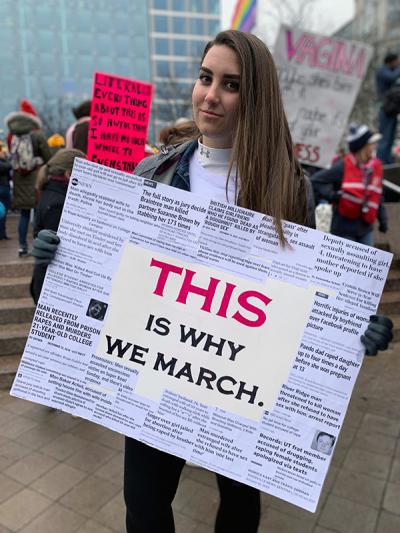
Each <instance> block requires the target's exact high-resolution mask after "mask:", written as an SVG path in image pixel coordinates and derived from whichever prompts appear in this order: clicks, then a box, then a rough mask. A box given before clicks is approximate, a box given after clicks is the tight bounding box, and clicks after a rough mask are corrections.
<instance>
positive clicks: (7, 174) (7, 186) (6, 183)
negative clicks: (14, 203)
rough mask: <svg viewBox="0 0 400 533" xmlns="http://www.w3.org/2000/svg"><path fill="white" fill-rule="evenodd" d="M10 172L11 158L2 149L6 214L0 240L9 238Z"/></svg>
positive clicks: (0, 183) (0, 197) (0, 188)
mask: <svg viewBox="0 0 400 533" xmlns="http://www.w3.org/2000/svg"><path fill="white" fill-rule="evenodd" d="M10 172H11V163H10V160H9V159H8V157H7V155H6V154H5V153H4V152H3V151H0V202H1V204H2V205H3V207H4V215H3V216H2V217H0V241H3V240H7V239H8V238H9V237H8V236H7V232H6V220H7V211H8V209H9V208H10V204H11V192H10Z"/></svg>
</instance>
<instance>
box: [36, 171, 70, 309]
mask: <svg viewBox="0 0 400 533" xmlns="http://www.w3.org/2000/svg"><path fill="white" fill-rule="evenodd" d="M67 189H68V183H67V182H59V181H54V180H52V179H50V181H48V182H47V183H46V185H45V186H44V187H43V191H42V195H41V197H40V200H39V204H38V207H37V210H36V213H35V222H34V227H33V233H34V236H35V237H36V236H37V234H38V233H39V231H40V230H42V229H52V230H53V231H57V229H58V225H59V224H60V219H61V214H62V210H63V207H64V202H65V196H66V194H67ZM46 270H47V266H46V265H37V264H36V265H35V267H34V269H33V276H32V281H31V295H32V298H33V300H34V302H35V304H36V303H37V302H38V300H39V296H40V292H41V290H42V286H43V282H44V278H45V276H46Z"/></svg>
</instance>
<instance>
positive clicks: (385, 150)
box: [375, 53, 400, 165]
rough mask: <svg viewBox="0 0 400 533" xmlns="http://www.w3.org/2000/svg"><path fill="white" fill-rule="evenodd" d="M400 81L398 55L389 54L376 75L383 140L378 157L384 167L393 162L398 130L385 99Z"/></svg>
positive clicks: (394, 115)
mask: <svg viewBox="0 0 400 533" xmlns="http://www.w3.org/2000/svg"><path fill="white" fill-rule="evenodd" d="M399 79H400V61H399V56H398V55H397V54H393V53H389V54H387V55H386V57H385V59H384V64H383V65H382V66H381V67H379V68H378V69H377V71H376V73H375V80H376V89H377V93H378V99H379V101H380V103H381V106H380V109H379V117H378V120H379V133H380V134H381V135H382V138H381V139H380V141H379V144H378V151H377V157H378V158H379V159H380V160H381V161H382V163H383V164H384V165H387V164H390V163H392V162H393V158H392V146H393V142H394V138H395V135H396V129H397V114H391V113H389V114H388V112H387V111H385V103H386V102H385V97H386V95H387V93H388V91H389V90H390V89H391V88H392V86H393V85H394V84H395V83H396V81H397V80H399Z"/></svg>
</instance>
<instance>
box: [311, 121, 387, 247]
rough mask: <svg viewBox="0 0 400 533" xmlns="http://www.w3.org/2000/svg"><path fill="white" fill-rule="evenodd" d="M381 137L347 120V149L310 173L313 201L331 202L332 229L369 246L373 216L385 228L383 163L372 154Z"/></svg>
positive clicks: (371, 237)
mask: <svg viewBox="0 0 400 533" xmlns="http://www.w3.org/2000/svg"><path fill="white" fill-rule="evenodd" d="M381 137H382V136H381V135H380V134H379V133H374V132H372V131H371V130H370V129H369V128H368V126H366V125H365V124H362V125H359V124H356V123H352V124H350V126H349V132H348V136H347V143H348V147H349V153H348V154H347V155H345V156H344V158H343V159H342V160H339V161H337V162H335V163H334V164H333V165H332V167H331V168H329V169H323V170H320V171H319V172H316V173H315V174H314V175H313V176H311V183H312V186H313V189H314V194H315V197H316V203H319V202H320V201H328V202H330V203H332V204H333V215H332V225H331V233H332V234H333V235H338V236H339V237H344V238H346V239H350V240H352V241H357V242H361V243H363V244H367V245H368V246H373V229H374V223H375V221H376V220H378V222H379V231H381V232H383V233H385V232H386V231H387V216H386V210H385V208H384V205H383V203H382V163H381V161H380V160H379V159H377V158H376V157H375V155H374V154H375V148H376V143H377V142H378V141H379V140H380V139H381Z"/></svg>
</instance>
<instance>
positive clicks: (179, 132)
mask: <svg viewBox="0 0 400 533" xmlns="http://www.w3.org/2000/svg"><path fill="white" fill-rule="evenodd" d="M179 120H181V122H179ZM196 132H197V126H196V123H195V122H193V120H188V119H178V120H177V121H176V122H175V123H174V124H173V125H172V126H166V127H165V128H162V129H161V130H160V133H159V136H158V138H159V140H160V143H161V145H163V146H171V145H174V144H178V143H183V142H186V141H188V140H191V139H193V135H194V134H195V133H196Z"/></svg>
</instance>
